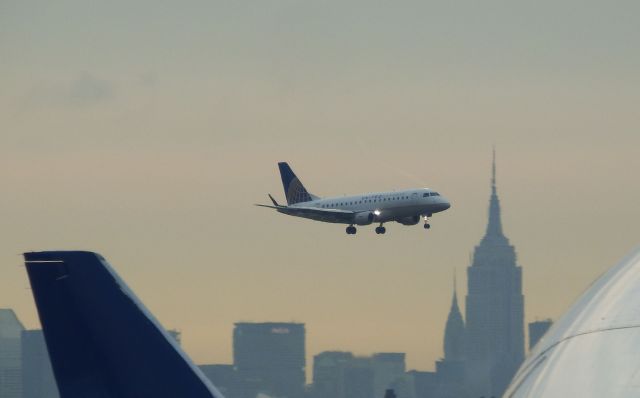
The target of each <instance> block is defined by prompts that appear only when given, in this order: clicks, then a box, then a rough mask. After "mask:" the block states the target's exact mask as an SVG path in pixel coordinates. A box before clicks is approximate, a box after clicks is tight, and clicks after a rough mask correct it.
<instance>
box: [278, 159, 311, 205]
mask: <svg viewBox="0 0 640 398" xmlns="http://www.w3.org/2000/svg"><path fill="white" fill-rule="evenodd" d="M278 168H279V169H280V177H282V185H283V186H284V195H285V196H286V198H287V204H290V205H293V204H296V203H301V202H310V201H312V200H313V198H314V197H313V195H311V194H310V193H309V192H308V191H307V189H306V188H305V187H304V185H302V182H301V181H300V179H299V178H298V177H297V176H296V174H295V173H294V172H293V170H291V167H289V164H288V163H287V162H280V163H278Z"/></svg>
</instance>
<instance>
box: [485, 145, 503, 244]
mask: <svg viewBox="0 0 640 398" xmlns="http://www.w3.org/2000/svg"><path fill="white" fill-rule="evenodd" d="M489 236H491V237H503V236H504V235H503V233H502V220H501V215H500V199H498V189H497V187H496V148H495V146H494V147H493V161H492V163H491V199H490V200H489V223H488V224H487V237H489Z"/></svg>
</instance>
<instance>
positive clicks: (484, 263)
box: [465, 152, 524, 397]
mask: <svg viewBox="0 0 640 398" xmlns="http://www.w3.org/2000/svg"><path fill="white" fill-rule="evenodd" d="M467 277H468V291H467V298H466V317H465V320H466V328H465V330H466V336H467V338H466V355H465V357H466V358H465V360H466V367H467V372H466V376H465V378H466V381H467V387H468V390H469V392H470V393H471V394H472V396H477V397H480V396H483V395H484V396H487V397H490V396H496V397H497V396H501V395H502V393H503V392H504V390H505V389H506V387H507V385H508V384H509V381H510V380H511V378H512V376H513V374H514V373H515V372H516V370H517V369H518V366H519V365H520V363H521V362H522V360H523V359H524V297H523V295H522V268H521V267H520V266H518V264H517V260H516V252H515V249H514V247H513V246H512V245H511V244H510V243H509V240H508V239H507V237H506V236H505V235H504V233H503V231H502V221H501V214H500V201H499V199H498V194H497V189H496V163H495V152H494V157H493V168H492V178H491V199H490V203H489V223H488V225H487V230H486V233H485V235H484V237H483V238H482V240H481V241H480V244H479V245H478V246H476V248H475V252H474V255H473V261H472V264H471V266H469V267H468V268H467Z"/></svg>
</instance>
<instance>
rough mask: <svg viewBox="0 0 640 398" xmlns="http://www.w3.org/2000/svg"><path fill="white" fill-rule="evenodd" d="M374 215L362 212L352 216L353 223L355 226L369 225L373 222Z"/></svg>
mask: <svg viewBox="0 0 640 398" xmlns="http://www.w3.org/2000/svg"><path fill="white" fill-rule="evenodd" d="M375 217H376V215H375V214H373V212H370V211H362V212H360V213H356V214H355V215H354V216H353V223H354V224H356V225H369V224H371V223H372V222H373V220H374V219H375Z"/></svg>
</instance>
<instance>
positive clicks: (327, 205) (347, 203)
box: [321, 193, 433, 208]
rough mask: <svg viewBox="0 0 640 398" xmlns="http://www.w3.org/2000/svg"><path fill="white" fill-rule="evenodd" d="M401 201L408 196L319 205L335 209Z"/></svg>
mask: <svg viewBox="0 0 640 398" xmlns="http://www.w3.org/2000/svg"><path fill="white" fill-rule="evenodd" d="M432 195H433V194H432ZM424 196H428V193H427V194H425V195H424ZM401 199H409V197H408V196H397V197H391V198H378V199H364V200H360V201H357V200H356V201H355V202H337V203H328V204H323V205H321V207H322V208H331V207H336V206H353V205H357V204H362V203H363V202H364V203H377V202H383V201H384V202H386V201H391V200H401Z"/></svg>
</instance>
